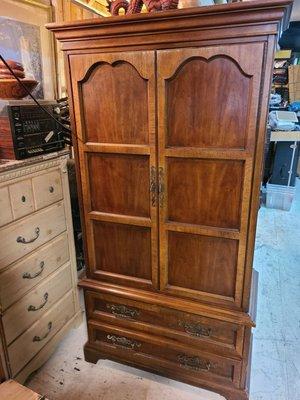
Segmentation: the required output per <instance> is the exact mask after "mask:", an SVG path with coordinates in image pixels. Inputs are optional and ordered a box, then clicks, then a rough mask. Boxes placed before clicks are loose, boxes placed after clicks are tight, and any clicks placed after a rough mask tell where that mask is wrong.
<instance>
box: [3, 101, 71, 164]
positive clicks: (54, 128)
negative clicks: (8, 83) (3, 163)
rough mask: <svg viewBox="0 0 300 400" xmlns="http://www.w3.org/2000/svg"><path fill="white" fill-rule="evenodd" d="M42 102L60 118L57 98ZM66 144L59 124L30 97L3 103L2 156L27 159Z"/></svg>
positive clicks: (55, 149)
mask: <svg viewBox="0 0 300 400" xmlns="http://www.w3.org/2000/svg"><path fill="white" fill-rule="evenodd" d="M39 103H41V105H42V106H43V107H44V108H45V109H46V110H47V111H48V112H50V113H51V114H52V115H53V116H54V118H56V119H58V118H59V115H60V108H59V105H58V103H57V102H56V101H47V100H39ZM64 147H65V141H64V135H63V132H62V129H61V127H60V126H59V124H58V123H57V122H56V121H55V120H54V119H53V118H51V117H50V115H48V114H47V113H45V111H43V109H41V108H40V107H39V106H38V105H37V104H35V103H34V102H33V101H31V100H26V101H24V100H20V101H19V100H8V101H1V102H0V158H7V159H17V160H20V159H24V158H28V157H32V156H37V155H40V154H44V153H50V152H53V151H58V150H61V149H63V148H64Z"/></svg>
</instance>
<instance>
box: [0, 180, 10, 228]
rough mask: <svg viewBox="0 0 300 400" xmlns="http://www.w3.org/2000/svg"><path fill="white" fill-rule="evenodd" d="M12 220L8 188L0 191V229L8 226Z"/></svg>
mask: <svg viewBox="0 0 300 400" xmlns="http://www.w3.org/2000/svg"><path fill="white" fill-rule="evenodd" d="M12 220H13V215H12V211H11V207H10V200H9V193H8V187H3V188H1V189H0V227H1V226H3V225H6V224H8V223H9V222H11V221H12Z"/></svg>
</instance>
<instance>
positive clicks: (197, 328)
mask: <svg viewBox="0 0 300 400" xmlns="http://www.w3.org/2000/svg"><path fill="white" fill-rule="evenodd" d="M179 326H181V327H182V328H183V329H184V330H185V331H186V333H188V334H189V335H191V336H197V337H203V336H205V337H209V336H210V335H211V328H206V327H205V326H202V325H200V324H191V323H189V322H184V321H180V322H179Z"/></svg>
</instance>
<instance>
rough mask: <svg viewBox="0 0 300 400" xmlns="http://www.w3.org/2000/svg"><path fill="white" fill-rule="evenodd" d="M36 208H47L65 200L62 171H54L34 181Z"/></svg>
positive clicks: (37, 177)
mask: <svg viewBox="0 0 300 400" xmlns="http://www.w3.org/2000/svg"><path fill="white" fill-rule="evenodd" d="M32 186H33V193H34V199H35V205H36V208H37V209H38V210H39V209H40V208H43V207H46V206H48V205H50V204H53V203H55V202H56V201H59V200H61V199H62V198H63V192H62V183H61V177H60V171H58V170H56V171H52V172H49V173H48V174H44V175H39V176H36V177H35V178H33V179H32Z"/></svg>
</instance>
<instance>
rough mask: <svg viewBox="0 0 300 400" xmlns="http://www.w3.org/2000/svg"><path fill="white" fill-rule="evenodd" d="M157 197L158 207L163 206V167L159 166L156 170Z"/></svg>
mask: <svg viewBox="0 0 300 400" xmlns="http://www.w3.org/2000/svg"><path fill="white" fill-rule="evenodd" d="M158 197H159V205H160V207H163V206H164V200H165V183H164V169H163V167H159V170H158Z"/></svg>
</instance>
